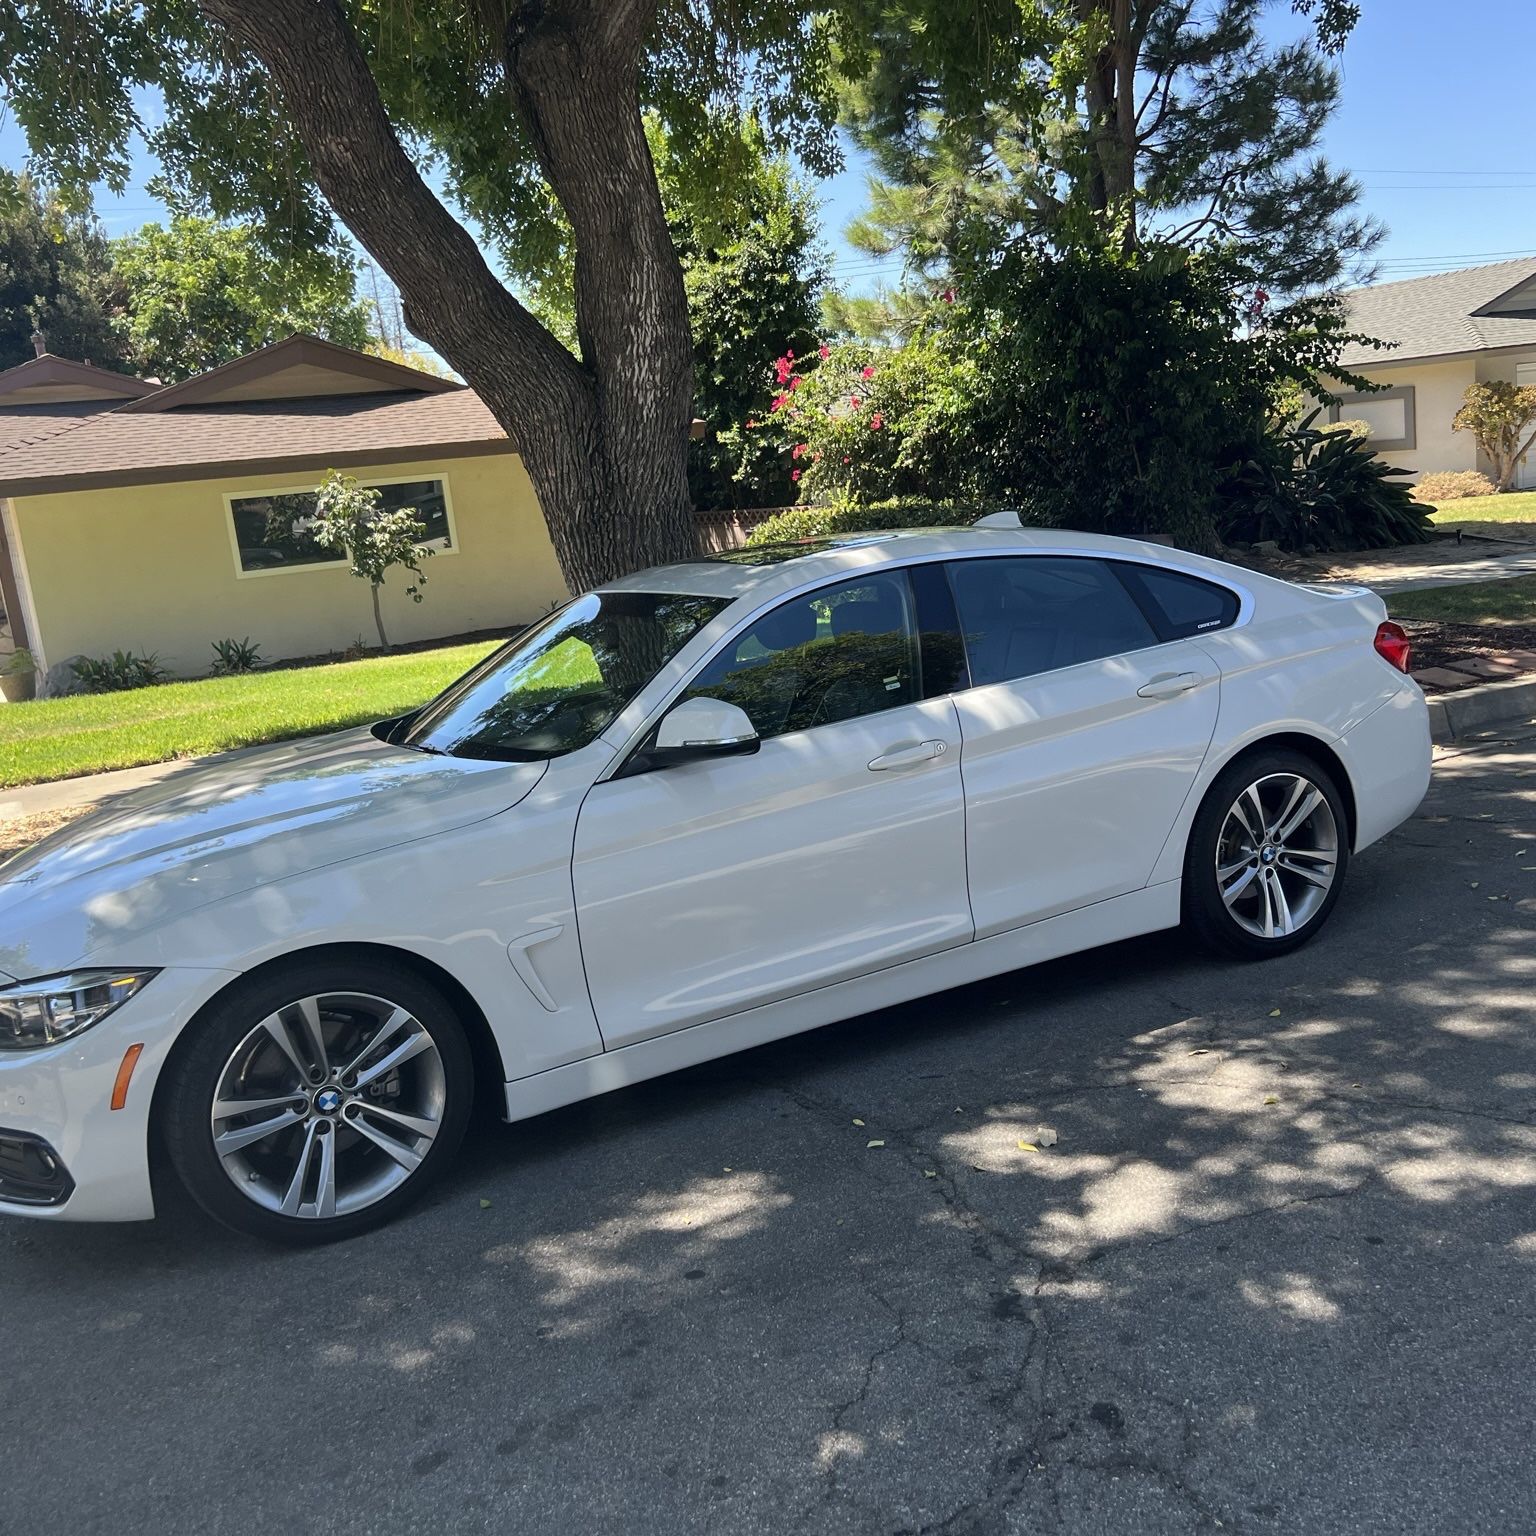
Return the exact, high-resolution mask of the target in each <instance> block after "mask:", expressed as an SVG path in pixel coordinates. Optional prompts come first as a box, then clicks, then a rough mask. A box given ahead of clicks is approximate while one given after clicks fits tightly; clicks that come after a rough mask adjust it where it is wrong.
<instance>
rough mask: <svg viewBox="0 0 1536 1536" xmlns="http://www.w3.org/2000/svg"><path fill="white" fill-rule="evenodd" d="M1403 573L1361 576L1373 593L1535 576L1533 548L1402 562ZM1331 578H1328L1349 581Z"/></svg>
mask: <svg viewBox="0 0 1536 1536" xmlns="http://www.w3.org/2000/svg"><path fill="white" fill-rule="evenodd" d="M1402 569H1403V571H1404V572H1405V573H1406V574H1404V575H1402V576H1394V577H1389V578H1388V579H1386V580H1382V581H1378V580H1371V579H1368V578H1367V579H1363V580H1362V581H1361V584H1362V585H1364V586H1368V587H1370V589H1371V590H1372V591H1373V592H1382V593H1386V592H1418V591H1422V590H1423V589H1425V588H1427V587H1459V586H1464V585H1466V584H1467V583H1470V582H1476V581H1510V580H1513V579H1514V578H1515V577H1517V576H1536V549H1525V550H1521V551H1519V553H1517V554H1512V555H1490V556H1488V557H1487V558H1485V559H1482V560H1462V561H1459V562H1458V563H1457V564H1455V565H1434V564H1431V563H1430V562H1428V561H1425V562H1424V563H1423V564H1422V565H1417V566H1415V565H1405V566H1403V567H1402ZM1348 579H1349V578H1339V577H1333V578H1330V580H1348Z"/></svg>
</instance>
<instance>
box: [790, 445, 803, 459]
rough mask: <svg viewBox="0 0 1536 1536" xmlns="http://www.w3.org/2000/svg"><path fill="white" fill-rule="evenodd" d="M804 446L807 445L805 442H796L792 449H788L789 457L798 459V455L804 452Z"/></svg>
mask: <svg viewBox="0 0 1536 1536" xmlns="http://www.w3.org/2000/svg"><path fill="white" fill-rule="evenodd" d="M806 446H807V445H806V444H805V443H796V444H795V446H794V447H793V448H792V449H790V453H789V456H790V458H792V459H798V458H799V457H800V455H801V454H802V453H804V452H805V450H806Z"/></svg>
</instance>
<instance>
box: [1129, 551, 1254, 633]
mask: <svg viewBox="0 0 1536 1536" xmlns="http://www.w3.org/2000/svg"><path fill="white" fill-rule="evenodd" d="M1116 569H1117V570H1118V571H1119V573H1120V578H1121V580H1123V581H1124V582H1125V584H1126V585H1127V586H1128V587H1129V588H1130V589H1131V592H1132V594H1133V595H1134V596H1135V597H1136V598H1137V599H1138V601H1140V602H1141V604H1142V606H1143V607H1144V608H1146V609H1147V612H1148V616H1149V617H1150V618H1151V620H1152V622H1153V623H1154V624H1156V625H1157V627H1158V629H1159V630H1160V631H1161V633H1162V638H1163V639H1164V640H1186V639H1188V638H1189V637H1190V636H1191V635H1203V634H1208V633H1209V632H1210V631H1211V630H1214V629H1226V628H1227V626H1228V625H1230V624H1234V623H1236V622H1237V614H1238V607H1239V604H1238V598H1237V594H1236V593H1235V592H1233V591H1231V590H1230V589H1229V588H1227V587H1223V586H1221V585H1219V584H1218V583H1216V582H1214V581H1205V580H1203V579H1202V578H1201V577H1199V576H1190V575H1187V574H1186V573H1185V572H1183V571H1167V570H1160V569H1159V568H1158V567H1157V566H1154V565H1130V564H1120V565H1117V567H1116Z"/></svg>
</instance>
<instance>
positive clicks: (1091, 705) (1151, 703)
mask: <svg viewBox="0 0 1536 1536" xmlns="http://www.w3.org/2000/svg"><path fill="white" fill-rule="evenodd" d="M950 571H951V576H952V581H953V586H954V593H955V601H956V606H957V608H958V610H959V616H960V624H961V628H962V629H963V630H964V632H965V636H966V648H967V652H968V654H969V657H970V665H971V676H972V681H973V684H974V685H975V686H973V687H971V688H970V689H969V690H968V691H966V692H963V693H960V694H957V695H956V698H955V703H956V706H957V709H958V711H959V716H960V733H961V735H962V737H963V738H964V747H963V748H962V754H961V767H962V771H963V773H964V776H965V791H966V804H967V823H966V843H967V849H968V853H969V860H970V891H971V906H972V910H973V912H974V914H975V920H976V937H977V938H986V937H988V936H989V935H991V934H994V933H1001V932H1005V931H1006V930H1008V929H1010V928H1017V927H1020V926H1022V925H1023V924H1025V923H1031V922H1035V921H1038V920H1039V919H1041V918H1045V917H1050V916H1053V915H1054V914H1055V913H1058V912H1066V911H1070V910H1071V909H1073V908H1075V907H1084V906H1088V905H1090V904H1091V903H1093V902H1096V901H1105V900H1107V899H1108V898H1110V897H1113V896H1121V895H1125V894H1127V893H1128V892H1130V891H1136V890H1140V889H1141V888H1142V887H1143V886H1145V885H1146V883H1147V881H1148V880H1149V879H1150V878H1151V874H1152V869H1153V867H1154V865H1155V864H1156V863H1157V858H1158V854H1159V853H1160V852H1161V851H1162V847H1163V844H1164V842H1165V841H1166V840H1167V837H1168V833H1169V831H1170V830H1171V828H1172V826H1173V823H1174V821H1175V820H1176V819H1177V817H1178V813H1179V808H1180V807H1181V806H1182V805H1183V803H1184V800H1185V798H1186V796H1187V795H1188V794H1189V791H1190V787H1191V785H1192V784H1193V782H1194V779H1195V775H1196V774H1197V773H1198V772H1199V769H1200V765H1201V763H1202V762H1203V761H1204V759H1205V754H1206V750H1207V748H1208V747H1209V745H1210V741H1211V736H1212V734H1213V732H1214V730H1215V727H1216V706H1217V698H1218V692H1219V680H1220V676H1219V672H1218V670H1217V667H1216V665H1215V663H1214V662H1213V661H1212V660H1211V658H1210V656H1209V655H1207V654H1206V652H1205V651H1204V650H1203V649H1202V648H1201V647H1200V646H1199V644H1198V643H1197V642H1196V641H1195V640H1193V639H1187V638H1185V639H1179V638H1175V639H1172V640H1168V641H1163V639H1162V636H1163V635H1166V634H1171V633H1173V631H1172V630H1171V629H1169V628H1163V627H1161V625H1162V622H1163V620H1162V618H1161V617H1160V618H1159V625H1160V628H1159V629H1154V627H1153V621H1152V619H1150V618H1149V617H1148V610H1149V609H1150V608H1151V607H1152V605H1153V603H1154V602H1155V601H1156V598H1155V597H1154V595H1153V594H1152V593H1150V592H1149V591H1148V590H1147V588H1146V587H1145V586H1143V587H1141V588H1140V589H1139V593H1140V597H1139V600H1138V599H1133V597H1132V596H1131V593H1130V590H1129V589H1128V588H1127V586H1126V585H1125V583H1124V582H1123V581H1122V579H1121V578H1120V577H1118V576H1117V575H1116V574H1115V571H1114V569H1113V568H1112V567H1111V565H1110V564H1109V563H1108V562H1106V561H1102V560H1096V559H1087V558H1082V557H1050V556H1044V555H1027V556H1019V557H1012V556H1001V557H994V558H987V559H977V560H959V561H955V562H953V563H952V564H951V566H950ZM1172 579H1173V580H1175V581H1181V580H1183V579H1184V578H1180V577H1173V578H1172ZM1193 585H1194V587H1195V588H1197V589H1198V588H1206V587H1207V586H1208V585H1209V584H1207V583H1204V582H1195V583H1194V584H1193ZM1209 594H1210V595H1209V598H1208V599H1204V600H1207V601H1209V602H1210V604H1211V607H1210V617H1209V618H1208V619H1207V618H1205V617H1203V616H1202V613H1201V611H1200V610H1199V609H1198V607H1196V608H1193V609H1190V610H1189V618H1188V620H1187V626H1188V627H1189V628H1191V629H1197V628H1199V627H1200V626H1202V625H1204V624H1206V623H1210V624H1212V625H1217V624H1220V623H1222V622H1224V619H1223V614H1224V613H1225V614H1226V615H1227V618H1226V620H1225V621H1226V622H1229V621H1230V615H1231V614H1232V613H1235V611H1236V607H1237V603H1236V599H1235V598H1231V597H1230V594H1227V593H1225V591H1224V589H1222V588H1219V587H1215V586H1214V585H1210V586H1209ZM1229 598H1230V601H1228V599H1229ZM1174 600H1175V601H1183V602H1186V603H1187V602H1194V603H1196V604H1198V603H1199V602H1200V601H1202V600H1203V595H1202V593H1201V592H1199V591H1198V590H1196V591H1192V592H1189V593H1187V594H1186V593H1182V592H1181V593H1179V594H1178V596H1177V597H1176V598H1175V599H1174Z"/></svg>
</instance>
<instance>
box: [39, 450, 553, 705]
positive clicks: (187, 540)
mask: <svg viewBox="0 0 1536 1536" xmlns="http://www.w3.org/2000/svg"><path fill="white" fill-rule="evenodd" d="M350 472H351V473H353V474H355V475H356V476H357V478H358V479H359V480H361V481H363V482H364V483H367V482H368V481H369V480H427V479H439V480H443V481H445V482H446V483H447V487H448V504H449V515H450V517H451V519H452V526H453V534H454V540H455V548H454V550H453V551H452V552H449V551H444V552H441V553H439V554H437V555H435V556H433V558H432V559H431V560H429V561H428V562H427V564H426V574H427V584H426V587H425V599H424V601H423V602H421V603H420V604H416V603H412V602H411V601H410V599H409V598H408V597H406V596H405V594H404V591H403V589H404V587H405V585H406V582H407V579H408V578H407V576H406V575H405V574H404V573H401V572H395V573H392V574H391V576H390V578H389V579H388V581H387V582H386V583H385V587H384V592H383V610H384V623H385V627H386V628H387V629H388V631H389V638H390V640H391V641H395V642H403V641H413V640H428V639H435V638H438V637H440V636H445V635H454V634H461V633H463V632H465V631H467V630H475V629H492V628H497V627H501V626H505V625H513V624H519V623H525V622H527V621H529V620H531V619H534V618H536V617H537V616H538V615H539V614H541V613H543V612H544V611H545V610H546V609H548V608H549V607H550V605H551V604H552V603H555V602H557V601H563V600H564V598H565V596H566V590H565V583H564V581H563V580H562V578H561V575H560V570H559V567H558V565H557V564H556V561H555V555H554V550H553V548H552V547H551V545H550V542H549V535H548V533H547V531H546V530H545V527H544V520H543V517H542V516H541V514H540V512H539V506H538V501H537V498H536V497H535V495H534V491H533V486H532V484H531V483H530V482H529V479H528V475H527V472H526V471H525V470H524V468H523V464H522V460H521V459H520V458H518V457H517V456H516V455H514V454H495V455H486V456H482V457H470V458H433V459H422V460H418V461H414V462H411V463H403V464H387V465H382V464H381V465H378V466H376V467H374V468H371V469H370V468H366V467H363V468H355V469H352V470H351V471H350ZM319 478H320V476H319V475H318V474H312V473H309V472H301V473H298V474H295V473H294V472H293V471H288V472H287V473H277V474H264V475H240V476H236V477H234V478H231V479H219V480H188V481H181V482H178V483H174V484H167V485H150V486H125V487H122V488H118V489H108V490H87V491H64V492H58V493H56V494H52V495H46V496H18V497H14V498H13V499H12V504H11V511H12V517H13V526H14V527H15V528H16V529H17V531H18V532H19V534H20V539H21V544H22V547H23V549H24V551H25V566H26V580H27V582H28V585H29V587H30V590H31V599H32V610H33V612H35V614H36V617H37V628H38V630H39V631H40V635H34V637H33V638H34V650H36V649H38V648H39V646H38V641H39V640H40V642H41V650H42V652H43V656H42V661H43V663H44V664H45V665H54V664H56V663H58V662H61V661H63V660H65V659H66V658H67V657H70V656H77V655H81V654H84V655H87V656H101V655H105V654H108V653H110V652H111V651H113V650H115V649H118V648H119V647H121V648H122V649H125V650H127V649H133V650H136V651H158V652H159V653H160V656H161V659H162V662H163V663H164V665H166V666H167V667H169V668H170V669H171V670H172V671H174V672H175V673H177V674H178V675H181V676H196V675H198V674H201V673H205V672H207V671H208V669H209V666H210V664H211V663H212V660H213V651H212V642H213V641H215V640H221V639H224V638H225V637H231V636H232V637H233V638H235V639H244V638H245V637H246V636H247V635H249V636H250V637H251V639H252V640H254V641H256V642H257V643H258V644H259V645H260V646H261V651H262V655H263V656H264V657H265V658H266V659H268V660H271V661H277V660H281V659H284V658H286V657H293V656H311V655H318V654H321V653H324V652H327V651H336V650H342V649H344V648H345V647H347V646H348V645H350V644H352V642H353V641H354V640H356V639H357V637H358V636H359V635H361V636H362V637H363V638H364V640H365V641H366V642H367V643H368V644H370V645H374V644H377V638H378V637H377V633H376V631H375V629H374V625H373V610H372V605H371V602H370V599H369V592H368V586H367V584H366V583H365V582H363V581H360V580H359V579H358V578H357V577H355V576H353V575H352V574H351V572H350V571H349V570H348V569H347V568H346V566H345V565H335V566H296V567H293V568H292V569H288V570H277V571H270V572H260V573H245V574H243V573H242V572H241V571H240V568H239V564H238V561H237V558H236V553H235V547H234V541H233V538H232V536H231V531H230V516H229V510H228V507H227V505H226V502H225V497H226V496H228V495H245V494H249V493H252V492H262V491H295V490H307V489H312V488H313V487H314V486H315V485H316V484H317V483H318V481H319Z"/></svg>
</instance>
